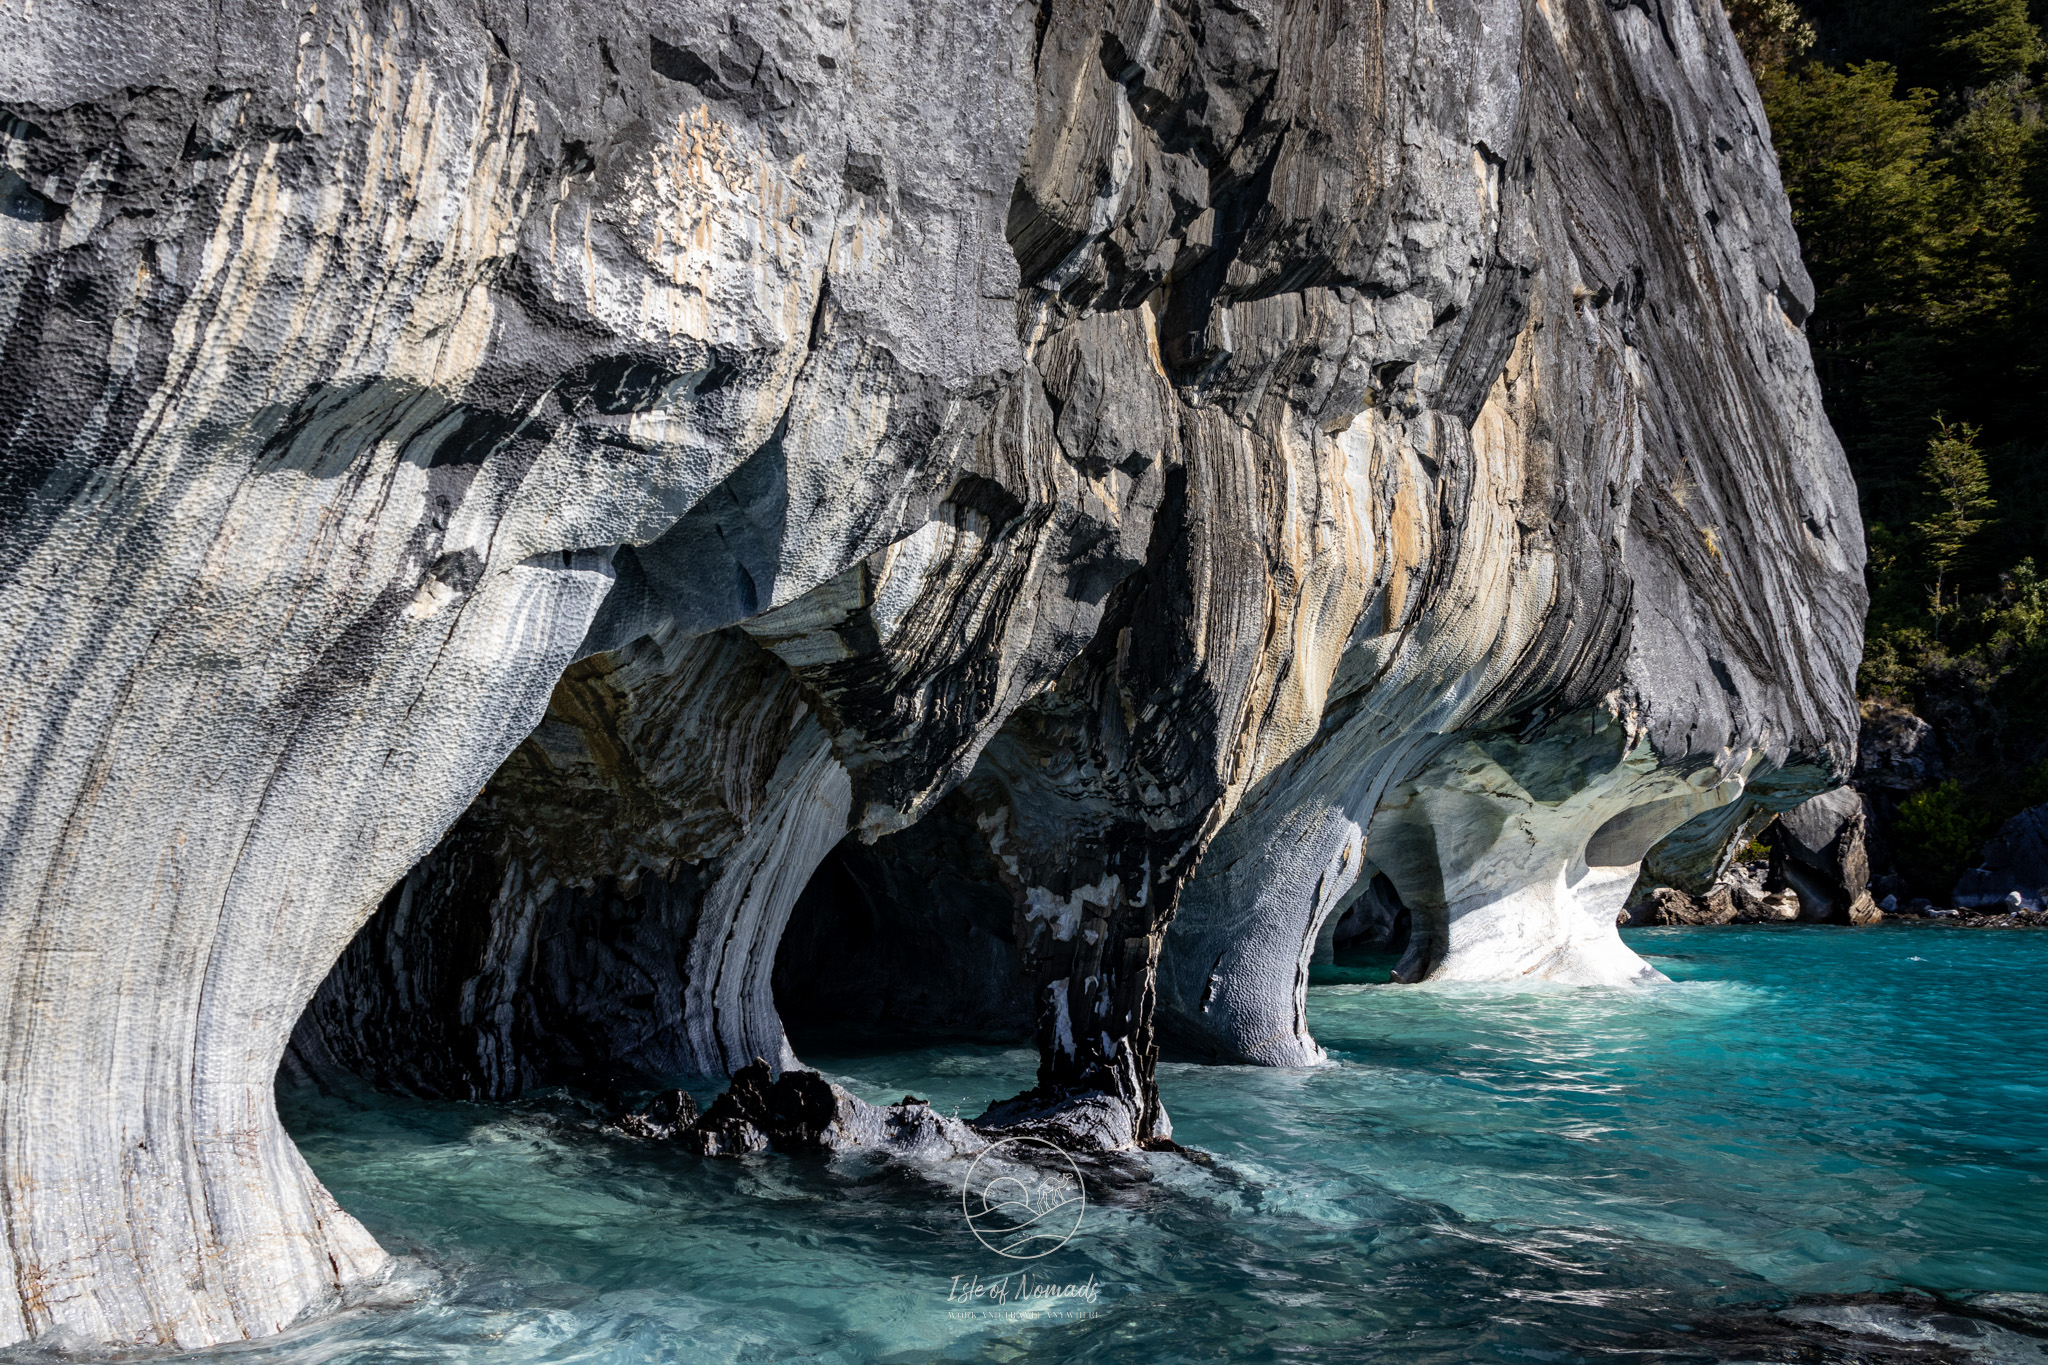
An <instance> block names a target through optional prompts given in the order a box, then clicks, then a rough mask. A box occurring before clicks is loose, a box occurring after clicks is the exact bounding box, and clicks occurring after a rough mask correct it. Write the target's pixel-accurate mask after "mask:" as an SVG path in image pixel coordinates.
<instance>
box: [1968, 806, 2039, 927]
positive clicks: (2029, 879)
mask: <svg viewBox="0 0 2048 1365" xmlns="http://www.w3.org/2000/svg"><path fill="white" fill-rule="evenodd" d="M2043 882H2048V805H2044V806H2034V807H2031V808H2029V809H2027V810H2023V811H2021V812H2020V813H2019V814H2018V815H2015V816H2013V817H2012V818H2011V819H2010V820H2007V821H2006V822H2005V823H2004V824H2003V825H2000V826H1999V828H1998V833H1997V834H1994V835H1993V836H1992V837H1991V840H1990V842H1988V843H1986V844H1985V845H1984V849H1983V851H1982V853H1981V854H1980V855H1979V857H1978V863H1977V866H1975V867H1973V868H1971V869H1970V870H1969V871H1967V872H1965V873H1963V875H1962V877H1961V879H1960V880H1958V881H1957V882H1956V889H1955V896H1954V899H1955V903H1956V904H1957V905H1959V906H1962V907H1963V908H1965V909H1976V908H1979V907H1985V906H1992V905H1998V904H2000V903H2010V904H2012V905H2014V906H2027V907H2030V908H2031V907H2033V906H2037V905H2041V904H2043V903H2044V901H2043V899H2042V891H2043V889H2044V888H2043V886H2042V883H2043Z"/></svg>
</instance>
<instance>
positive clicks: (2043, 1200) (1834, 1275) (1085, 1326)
mask: <svg viewBox="0 0 2048 1365" xmlns="http://www.w3.org/2000/svg"><path fill="white" fill-rule="evenodd" d="M1629 941H1630V942H1631V943H1632V944H1633V945H1634V946H1635V947H1636V948H1637V949H1638V950H1639V951H1641V952H1643V953H1645V954H1646V955H1647V956H1649V957H1650V958H1651V959H1652V960H1653V961H1654V962H1656V963H1657V965H1658V966H1660V967H1662V968H1663V970H1664V971H1665V972H1666V973H1667V974H1669V975H1670V976H1672V977H1673V978H1675V984H1673V985H1670V986H1663V987H1657V988H1653V989H1648V990H1635V991H1589V990H1571V991H1548V992H1539V993H1513V992H1505V991H1497V990H1487V989H1474V988H1460V989H1433V988H1429V987H1387V986H1377V985H1368V984H1359V983H1357V982H1355V981H1353V982H1350V983H1346V982H1344V980H1343V978H1345V977H1347V976H1349V977H1360V976H1368V975H1370V973H1369V972H1367V971H1365V970H1364V969H1362V968H1354V969H1353V970H1351V971H1349V972H1347V971H1345V970H1343V969H1338V970H1335V971H1333V972H1329V973H1326V975H1328V976H1330V977H1331V978H1333V979H1334V980H1335V981H1336V982H1337V984H1328V985H1319V986H1315V987H1312V989H1311V992H1310V1018H1311V1023H1312V1025H1313V1026H1314V1028H1315V1031H1316V1034H1317V1036H1318V1037H1319V1038H1320V1039H1321V1041H1322V1042H1323V1044H1324V1045H1325V1046H1326V1047H1327V1048H1328V1049H1329V1051H1330V1056H1331V1059H1332V1065H1330V1066H1328V1067H1324V1068H1319V1069H1316V1070H1309V1071H1271V1070H1261V1069H1255V1068H1212V1067H1197V1066H1182V1065H1168V1066H1165V1067H1163V1068H1162V1073H1161V1086H1162V1089H1163V1091H1164V1094H1165V1097H1166V1101H1167V1104H1168V1107H1169V1108H1170V1110H1171V1111H1172V1113H1173V1115H1174V1119H1175V1123H1176V1129H1177V1131H1176V1136H1177V1137H1178V1138H1179V1139H1180V1140H1181V1141H1182V1142H1184V1143H1187V1144H1189V1145H1190V1146H1193V1147H1196V1148H1199V1149H1201V1150H1202V1151H1203V1152H1205V1153H1207V1154H1208V1155H1209V1157H1210V1158H1211V1160H1210V1161H1208V1162H1206V1163H1203V1162H1196V1161H1190V1160H1187V1159H1184V1158H1179V1157H1174V1156H1170V1155H1162V1156H1148V1157H1144V1158H1131V1159H1128V1160H1123V1161H1119V1162H1116V1163H1112V1164H1109V1165H1101V1164H1097V1165H1093V1166H1088V1167H1086V1168H1085V1171H1084V1176H1085V1179H1086V1181H1087V1186H1088V1188H1087V1197H1088V1201H1089V1202H1088V1208H1087V1211H1086V1214H1085V1215H1084V1217H1083V1219H1082V1223H1081V1227H1080V1230H1079V1232H1078V1233H1077V1234H1076V1235H1075V1236H1074V1237H1073V1238H1072V1239H1071V1240H1070V1241H1069V1242H1068V1243H1067V1244H1066V1245H1065V1246H1064V1247H1062V1248H1061V1249H1060V1250H1059V1251H1057V1252H1055V1253H1053V1254H1052V1255H1050V1256H1047V1257H1045V1258H1043V1259H1042V1260H1039V1261H1034V1262H1030V1263H1029V1264H1028V1266H1026V1267H1024V1268H1026V1269H1028V1270H1029V1271H1030V1273H1031V1276H1032V1281H1031V1282H1032V1284H1034V1285H1038V1286H1044V1287H1055V1288H1056V1287H1073V1288H1076V1289H1078V1291H1079V1292H1078V1293H1075V1294H1069V1295H1068V1296H1066V1297H1062V1298H1056V1299H1041V1298H1037V1297H1031V1298H1027V1299H1025V1300H1023V1301H1022V1303H1021V1304H1020V1303H1019V1301H1018V1300H1017V1299H1016V1298H1015V1286H1016V1281H1015V1279H1014V1275H1015V1273H1016V1271H1017V1270H1018V1269H1019V1268H1020V1263H1017V1262H1005V1261H1003V1260H1002V1259H1001V1258H999V1257H997V1256H995V1255H993V1254H991V1253H989V1252H987V1251H986V1250H984V1249H983V1248H982V1247H981V1246H980V1245H979V1244H978V1243H977V1242H976V1241H975V1240H974V1238H973V1236H972V1234H971V1233H970V1231H969V1230H968V1228H967V1226H966V1224H965V1222H964V1220H963V1218H962V1215H961V1202H960V1189H959V1180H960V1178H961V1172H960V1171H959V1170H952V1169H946V1168H937V1169H930V1170H916V1169H905V1168H903V1167H901V1166H896V1165H891V1164H887V1163H882V1162H878V1161H875V1160H872V1159H867V1158H861V1157H853V1158H836V1159H831V1160H827V1159H822V1158H820V1159H800V1158H784V1157H772V1156H771V1157H758V1158H750V1159H747V1160H743V1161H729V1162H706V1161H699V1160H696V1159H694V1158H690V1157H686V1156H683V1155H681V1154H678V1153H675V1152H671V1151H666V1150H663V1149H661V1148H658V1147H649V1146H645V1145H639V1144H634V1143H630V1142H626V1141H623V1140H617V1139H613V1138H609V1137H606V1136H604V1135H603V1134H601V1133H599V1132H597V1131H596V1130H595V1125H594V1124H592V1123H590V1122H589V1121H588V1120H586V1119H581V1118H579V1117H578V1116H577V1114H576V1112H575V1111H574V1109H573V1107H572V1106H568V1105H566V1104H564V1103H562V1102H556V1103H554V1104H552V1105H549V1104H535V1105H530V1106H520V1107H512V1108H486V1107H479V1106H468V1105H421V1104H412V1103H407V1104H403V1105H401V1104H397V1103H395V1102H391V1101H385V1100H376V1099H371V1098H367V1097H361V1096H358V1097H354V1098H344V1097H337V1096H332V1095H326V1096H323V1095H317V1094H313V1093H311V1092H307V1091H295V1092H289V1093H287V1094H285V1095H284V1096H283V1097H282V1099H283V1104H284V1110H285V1116H286V1121H287V1123H288V1124H289V1125H290V1127H291V1128H292V1131H293V1132H294V1134H295V1135H296V1136H297V1137H298V1139H299V1142H300V1145H301V1148H302V1150H303V1151H304V1152H305V1154H306V1157H307V1159H308V1160H309V1161H310V1162H311V1163H312V1165H313V1167H314V1169H315V1170H316V1171H318V1172H319V1174H320V1175H321V1177H322V1178H323V1179H324V1180H325V1181H326V1182H327V1184H328V1186H329V1188H330V1189H332V1190H333V1192H334V1193H335V1195H336V1196H337V1197H338V1198H339V1199H340V1200H341V1202H342V1204H343V1205H344V1206H345V1207H346V1208H348V1209H349V1210H350V1211H352V1212H353V1213H355V1214H356V1215H357V1216H358V1217H359V1218H361V1219H362V1220H363V1222H364V1223H365V1224H367V1225H368V1227H369V1228H370V1230H371V1231H372V1232H374V1233H375V1234H376V1235H377V1236H378V1237H379V1238H380V1239H381V1240H382V1241H383V1243H384V1245H385V1246H386V1247H387V1248H389V1249H391V1250H393V1251H395V1252H402V1253H405V1254H407V1255H409V1256H410V1257H412V1258H414V1259H413V1260H412V1261H411V1262H410V1268H409V1270H408V1271H407V1274H408V1276H409V1282H410V1283H412V1284H413V1285H414V1286H416V1292H418V1293H419V1294H420V1295H422V1297H421V1298H420V1299H419V1300H418V1301H417V1302H415V1303H412V1304H410V1305H407V1306H403V1307H397V1308H383V1309H364V1310H358V1311H355V1312H351V1313H347V1314H343V1315H341V1316H340V1317H338V1318H335V1319H331V1320H329V1321H327V1322H324V1323H322V1324H319V1325H316V1326H314V1327H310V1328H306V1329H301V1330H300V1331H299V1332H297V1333H295V1334H293V1335H291V1336H290V1337H288V1338H286V1339H284V1340H282V1341H279V1342H272V1343H268V1344H265V1345H263V1346H260V1347H245V1348H240V1349H239V1350H237V1351H235V1352H232V1353H223V1354H232V1355H233V1356H234V1357H235V1358H236V1359H246V1358H249V1357H250V1356H256V1357H258V1358H261V1359H265V1360H272V1359H274V1360H279V1361H291V1362H295V1363H297V1365H313V1363H314V1362H318V1363H319V1365H333V1363H335V1362H369V1361H431V1362H442V1361H465V1362H466V1361H479V1362H481V1361H489V1362H493V1363H494V1365H495V1363H497V1362H508V1363H515V1365H516V1363H518V1362H542V1361H547V1362H556V1361H563V1362H566V1361H579V1362H581V1361H589V1362H626V1361H668V1360H675V1361H697V1360H707V1361H724V1360H734V1361H787V1360H808V1361H832V1362H854V1361H870V1360H885V1361H906V1362H907V1361H923V1360H935V1359H940V1360H955V1359H957V1360H981V1359H994V1360H1005V1361H1020V1362H1021V1361H1116V1362H1142V1361H1181V1360H1276V1359H1283V1358H1284V1359H1289V1360H1296V1359H1300V1360H1315V1361H1349V1360H1378V1361H1399V1362H1411V1361H1412V1362H1424V1361H1428V1362H1472V1361H1514V1362H1523V1363H1526V1362H1549V1361H1578V1360H1595V1359H1599V1360H1608V1359H1614V1358H1616V1357H1617V1356H1620V1357H1623V1358H1629V1359H1649V1360H1691V1359H1697V1360H1717V1359H1758V1358H1780V1357H1778V1356H1769V1357H1759V1356H1758V1355H1757V1354H1756V1353H1755V1350H1754V1346H1753V1343H1751V1342H1749V1341H1747V1340H1746V1339H1744V1338H1743V1332H1745V1331H1747V1330H1749V1329H1748V1328H1747V1327H1745V1326H1744V1325H1743V1324H1751V1325H1754V1323H1755V1321H1756V1320H1757V1319H1759V1318H1764V1319H1769V1320H1770V1321H1771V1322H1783V1321H1784V1319H1783V1318H1772V1317H1771V1310H1774V1309H1782V1308H1785V1307H1786V1306H1788V1305H1794V1304H1795V1303H1796V1302H1797V1301H1799V1300H1802V1299H1804V1300H1807V1301H1808V1302H1811V1301H1813V1296H1816V1295H1828V1294H1843V1293H1855V1292H1859V1291H1873V1290H1895V1289H1899V1288H1901V1287H1906V1286H1917V1287H1922V1288H1926V1289H1931V1290H1937V1291H1942V1292H1945V1293H1968V1292H1981V1291H1986V1290H2020V1291H2048V1150H2044V1147H2048V1004H2044V1000H2043V992H2042V986H2043V968H2044V967H2048V934H2034V933H2026V932H1985V931H1960V930H1943V929H1938V928H1932V927H1929V928H1915V927H1891V926H1888V927H1882V928H1874V929H1862V930H1848V929H1817V928H1798V927H1793V928H1775V927H1773V928H1762V927H1759V928H1724V929H1663V930H1644V931H1637V932H1633V933H1632V934H1631V935H1630V939H1629ZM798 1043H799V1045H800V1050H801V1051H803V1054H804V1055H805V1057H806V1059H807V1060H808V1061H810V1062H812V1063H813V1064H815V1065H819V1066H821V1067H822V1068H823V1069H824V1070H825V1071H827V1072H828V1074H832V1075H834V1076H835V1077H836V1078H838V1079H840V1080H841V1081H842V1082H843V1083H845V1084H847V1085H848V1086H849V1087H851V1088H852V1089H854V1090H856V1091H857V1092H859V1093H861V1094H863V1095H865V1096H867V1097H868V1098H870V1099H874V1100H878V1101H882V1100H892V1099H896V1098H899V1097H900V1096H901V1095H903V1094H904V1093H905V1092H906V1091H910V1092H914V1093H916V1094H919V1095H923V1096H926V1097H928V1098H930V1099H931V1100H932V1101H933V1103H935V1104H937V1105H939V1106H941V1107H942V1108H944V1109H947V1110H951V1109H952V1108H953V1107H954V1106H956V1105H957V1106H958V1107H959V1111H960V1112H961V1114H963V1115H967V1116H971V1115H972V1114H974V1113H976V1112H978V1111H979V1109H980V1107H981V1106H982V1105H983V1104H984V1103H985V1102H986V1101H988V1100H989V1099H991V1098H996V1097H1001V1096H1005V1095H1008V1094H1010V1093H1012V1092H1014V1091H1016V1090H1018V1089H1020V1088H1022V1087H1023V1086H1024V1085H1026V1084H1028V1082H1029V1080H1030V1077H1031V1073H1032V1070H1033V1058H1032V1056H1031V1054H1030V1053H1029V1052H1027V1051H1024V1050H1021V1049H1008V1048H1001V1047H987V1046H946V1047H933V1048H925V1049H919V1050H902V1049H897V1050H890V1051H876V1050H847V1051H841V1052H837V1053H834V1052H832V1051H830V1050H828V1048H827V1047H825V1046H822V1045H820V1043H819V1042H818V1040H804V1039H799V1040H798ZM806 1043H808V1045H807V1046H806ZM1006 1270H1007V1271H1008V1272H1010V1273H1011V1275H1012V1276H1013V1278H1012V1280H1011V1281H1009V1282H1008V1288H1009V1291H1010V1293H1011V1295H1012V1298H1011V1301H1010V1302H1007V1303H992V1302H991V1301H990V1298H989V1297H988V1296H987V1295H983V1296H982V1297H979V1298H973V1299H967V1298H964V1297H963V1295H962V1294H961V1293H960V1292H959V1291H960V1287H961V1286H970V1287H971V1286H974V1285H976V1284H980V1285H981V1286H983V1287H986V1286H988V1285H990V1284H992V1283H998V1282H1001V1281H1002V1277H1003V1275H1004V1273H1005V1271H1006ZM949 1295H950V1296H951V1297H950V1298H949ZM1793 1311H1794V1315H1796V1314H1797V1313H1799V1312H1804V1311H1806V1310H1805V1309H1804V1308H1795V1309H1794V1310H1793ZM1826 1311H1835V1310H1832V1309H1830V1310H1826ZM1730 1324H1734V1325H1733V1326H1731V1325H1730ZM1783 1358H1790V1357H1789V1356H1787V1357H1783ZM1808 1358H1814V1359H1818V1358H1823V1357H1819V1356H1809V1357H1808ZM1826 1358H1835V1357H1826ZM1843 1358H1847V1357H1843ZM1988 1358H2021V1357H2020V1356H2013V1357H1996V1356H1995V1355H1994V1357H1988Z"/></svg>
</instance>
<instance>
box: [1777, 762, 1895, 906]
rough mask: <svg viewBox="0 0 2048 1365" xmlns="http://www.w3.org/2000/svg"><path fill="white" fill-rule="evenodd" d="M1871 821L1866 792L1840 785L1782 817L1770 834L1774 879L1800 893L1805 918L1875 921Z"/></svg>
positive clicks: (1800, 903) (1794, 808)
mask: <svg viewBox="0 0 2048 1365" xmlns="http://www.w3.org/2000/svg"><path fill="white" fill-rule="evenodd" d="M1869 826H1870V820H1869V816H1868V814H1867V813H1866V810H1865V807H1864V802H1863V798H1862V797H1861V796H1860V795H1858V794H1857V792H1856V789H1855V788H1853V787H1837V788H1835V789H1834V790H1833V791H1830V792H1824V793H1822V794H1821V795H1819V796H1816V797H1814V798H1813V799H1812V800H1810V801H1807V802H1805V803H1804V804H1802V805H1799V806H1795V807H1793V808H1792V809H1791V810H1788V811H1786V812H1785V813H1784V814H1782V815H1780V816H1779V817H1778V822H1777V825H1776V828H1775V833H1774V834H1773V835H1772V839H1771V873H1772V879H1773V880H1774V881H1780V882H1783V883H1784V884H1786V885H1787V886H1789V887H1790V888H1791V889H1792V891H1793V892H1795V893H1796V894H1797V895H1798V897H1799V905H1800V911H1799V913H1800V918H1802V919H1807V920H1813V921H1817V922H1819V923H1824V924H1873V923H1876V921H1877V919H1878V915H1879V911H1878V908H1877V904H1876V902H1875V901H1874V900H1873V899H1872V898H1871V894H1870V853H1869V848H1868V843H1867V831H1868V829H1869Z"/></svg>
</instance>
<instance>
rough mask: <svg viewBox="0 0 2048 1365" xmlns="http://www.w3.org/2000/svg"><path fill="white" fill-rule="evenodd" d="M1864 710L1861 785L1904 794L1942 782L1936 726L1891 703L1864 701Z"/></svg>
mask: <svg viewBox="0 0 2048 1365" xmlns="http://www.w3.org/2000/svg"><path fill="white" fill-rule="evenodd" d="M1862 713H1863V726H1862V732H1861V735H1860V737H1859V740H1858V744H1857V750H1856V782H1857V785H1858V786H1861V787H1865V788H1871V789H1877V790H1883V791H1887V792H1891V793H1894V794H1896V795H1904V794H1905V793H1907V792H1914V791H1918V790H1920V789H1921V788H1922V787H1928V786H1932V785H1933V784H1934V783H1936V782H1939V781H1941V778H1942V765H1941V751H1940V748H1939V746H1938V745H1937V744H1936V742H1935V735H1934V727H1933V726H1931V725H1929V724H1928V723H1927V722H1926V721H1924V720H1922V719H1920V717H1918V716H1916V715H1914V714H1913V713H1912V712H1911V711H1908V710H1907V709H1906V708H1905V707H1903V706H1894V705H1892V704H1890V703H1889V702H1881V701H1867V702H1864V703H1863V706H1862Z"/></svg>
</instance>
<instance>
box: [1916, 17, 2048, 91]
mask: <svg viewBox="0 0 2048 1365" xmlns="http://www.w3.org/2000/svg"><path fill="white" fill-rule="evenodd" d="M1929 17H1930V18H1931V19H1932V20H1933V21H1934V22H1933V28H1934V31H1935V33H1936V34H1938V35H1939V37H1938V39H1937V41H1936V43H1935V49H1934V51H1935V55H1936V57H1937V58H1938V59H1939V60H1940V61H1941V63H1942V65H1943V66H1944V67H1945V68H1946V72H1945V74H1947V75H1948V77H1949V79H1950V80H1952V81H1953V82H1954V83H1955V84H1956V85H1958V86H1961V87H1963V88H1965V89H1970V88H1978V89H1981V88H1982V87H1984V86H1988V85H1991V84H1994V83H1996V82H1998V81H2004V80H2010V79H2012V78H2013V77H2015V76H2018V75H2022V74H2024V73H2025V72H2026V71H2028V70H2029V69H2030V68H2032V67H2034V66H2036V65H2038V64H2039V63H2040V61H2041V57H2042V55H2043V54H2042V47H2041V30H2040V29H2038V28H2036V27H2034V24H2033V22H2032V20H2030V19H2029V18H2028V16H2027V0H1944V3H1942V4H1938V5H1936V6H1935V7H1934V9H1933V11H1932V13H1931V14H1930V16H1929Z"/></svg>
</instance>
